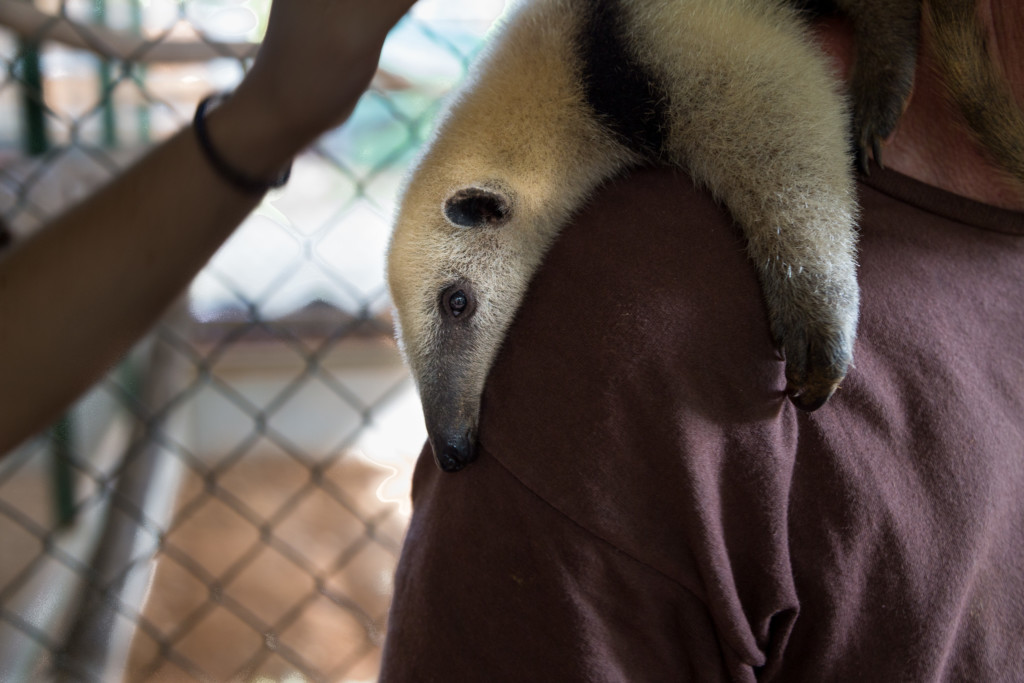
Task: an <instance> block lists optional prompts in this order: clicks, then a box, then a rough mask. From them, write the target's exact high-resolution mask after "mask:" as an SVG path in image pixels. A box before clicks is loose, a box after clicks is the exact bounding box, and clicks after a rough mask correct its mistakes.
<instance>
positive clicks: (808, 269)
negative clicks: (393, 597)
mask: <svg viewBox="0 0 1024 683" xmlns="http://www.w3.org/2000/svg"><path fill="white" fill-rule="evenodd" d="M585 5H586V2H585V0H532V1H530V2H527V3H524V4H523V5H522V6H520V7H519V8H518V10H517V11H516V12H515V13H514V14H513V15H512V16H511V18H510V19H508V21H507V23H506V25H505V26H504V28H503V29H502V31H501V32H500V34H499V36H498V37H497V38H496V39H495V40H494V41H493V43H492V44H491V47H490V49H489V51H488V52H487V54H486V55H485V56H484V57H483V59H482V60H481V62H480V63H479V64H478V65H477V68H476V69H475V71H474V73H473V75H472V77H471V78H470V80H469V81H468V82H467V83H466V85H465V86H464V87H463V88H462V90H461V91H460V93H458V95H457V96H456V97H455V98H454V100H453V102H452V103H451V105H450V107H449V109H448V110H447V113H446V114H445V115H444V117H443V119H442V121H441V123H440V125H439V127H438V129H437V132H436V134H435V136H434V138H433V140H432V141H431V143H430V145H429V147H428V149H427V151H426V153H425V154H424V155H423V157H422V159H421V160H420V162H419V164H418V166H417V168H416V169H415V171H414V172H413V174H412V176H411V178H410V180H409V183H408V186H407V189H406V191H405V194H404V197H403V200H402V205H401V210H400V213H399V216H398V219H397V224H396V227H395V232H394V235H393V238H392V242H391V247H390V253H389V258H388V278H389V284H390V287H391V293H392V297H393V300H394V303H395V307H396V309H397V313H398V322H399V337H400V343H401V345H402V348H403V350H404V353H405V355H406V358H407V360H408V362H409V364H410V366H411V368H412V371H413V374H414V376H415V377H416V381H417V383H418V386H419V388H420V391H421V395H422V396H423V397H424V411H425V413H426V415H427V422H428V427H431V429H434V428H438V429H442V430H452V429H454V430H463V429H464V430H467V433H469V434H473V433H475V427H476V419H477V412H478V410H479V399H480V394H481V392H482V389H483V384H484V381H485V379H486V376H487V373H488V371H489V370H490V367H491V363H492V362H493V360H494V356H495V354H496V353H497V350H498V348H499V347H500V345H501V343H502V340H503V338H504V336H505V333H506V330H507V328H508V325H509V323H510V322H511V320H512V318H513V316H514V314H515V312H516V309H517V308H518V306H519V303H520V301H521V299H522V297H523V294H524V292H525V290H526V287H527V285H528V284H529V282H530V279H531V277H532V275H533V273H534V271H535V270H536V268H537V266H538V264H539V263H540V261H541V259H542V258H543V256H544V254H545V253H546V251H547V250H548V248H549V247H550V245H551V243H552V241H553V240H554V238H555V237H556V235H557V234H558V232H559V230H560V229H561V228H562V227H563V225H564V224H565V223H566V221H567V220H568V218H569V217H570V215H571V214H572V213H573V212H575V211H576V210H577V209H578V208H579V207H580V206H581V205H582V204H583V203H584V202H586V201H587V199H588V197H589V196H590V195H591V193H592V192H593V191H594V189H595V188H596V187H597V186H598V185H600V184H601V183H602V182H604V181H606V180H607V179H609V178H610V177H612V176H614V175H616V174H618V173H621V172H622V171H623V170H624V169H626V168H628V167H629V166H631V165H635V164H637V163H639V162H640V161H642V158H641V157H640V155H639V154H637V153H636V152H634V151H631V150H630V149H628V148H626V147H625V146H624V145H623V144H622V142H620V140H619V139H618V138H616V137H614V136H613V135H612V134H611V133H609V132H608V131H607V130H606V129H605V128H603V127H602V126H601V125H599V124H598V122H597V121H596V120H595V119H594V115H593V113H592V112H591V110H590V109H589V107H588V105H587V103H586V100H585V97H584V90H583V85H582V83H581V76H580V69H581V65H580V64H579V63H578V57H577V55H576V54H575V52H574V50H573V46H572V38H571V37H572V36H573V35H574V33H575V31H576V28H577V26H578V23H577V22H580V21H581V11H580V10H581V8H582V7H584V6H585ZM621 6H622V8H623V9H624V10H625V15H624V16H625V17H626V19H627V22H628V26H629V34H630V35H631V36H632V40H633V45H632V48H633V51H634V53H635V55H636V56H637V57H638V58H639V60H640V61H641V62H643V63H644V64H645V65H646V66H647V68H648V69H649V70H650V72H651V73H653V74H654V75H655V76H656V77H657V78H658V79H659V80H660V81H661V83H662V84H663V86H664V88H665V89H666V90H667V91H668V92H669V94H670V99H671V101H672V103H673V104H672V106H671V109H670V112H669V122H670V130H669V136H668V140H669V144H668V147H669V149H668V158H667V159H664V161H668V162H670V163H675V164H678V165H680V166H682V167H684V168H686V169H687V170H688V171H689V172H690V173H691V174H692V176H693V177H694V178H695V179H696V180H697V181H698V182H701V183H704V184H706V185H707V187H708V188H710V190H711V191H712V192H713V193H714V194H715V196H716V197H718V198H719V199H720V200H721V201H723V203H724V204H725V205H726V206H727V207H728V209H729V211H731V212H732V215H733V216H734V217H735V219H736V220H737V222H738V223H739V224H740V226H741V227H742V228H743V231H744V233H745V235H746V237H747V239H748V243H749V253H750V256H751V258H752V259H753V261H754V263H755V264H756V266H757V268H758V271H759V274H760V276H761V281H762V285H763V287H764V290H765V296H766V299H767V301H768V305H769V309H770V312H771V314H772V324H773V332H774V333H775V335H776V338H777V339H778V340H779V343H780V345H782V346H783V347H784V348H785V350H786V353H787V356H790V355H792V354H794V353H806V352H807V349H806V340H808V339H814V340H817V342H818V343H820V344H824V345H832V347H830V349H829V350H830V352H837V349H838V352H843V353H846V354H847V355H848V354H849V349H850V348H851V346H852V342H853V336H854V333H855V326H856V312H857V287H856V282H855V263H854V236H855V235H854V232H855V231H854V221H855V204H854V199H853V191H852V186H853V183H852V175H851V170H850V164H849V161H848V154H847V149H846V141H847V139H848V137H847V133H846V119H845V116H846V111H845V105H844V103H843V100H842V98H841V97H840V96H839V95H838V93H837V87H836V83H835V81H834V79H833V78H832V76H831V75H830V74H829V73H828V69H827V67H826V65H825V61H824V59H823V58H822V56H821V55H820V53H819V52H818V51H817V50H816V48H814V47H813V46H812V45H811V44H810V43H809V41H808V40H807V38H806V37H805V35H804V30H803V27H802V25H801V23H800V21H799V20H798V19H797V18H796V17H795V16H794V15H793V14H792V13H791V12H789V11H787V10H785V9H783V8H782V7H780V6H779V5H778V3H776V2H773V1H771V0H630V1H623V2H621ZM466 187H483V188H492V189H495V190H497V191H499V192H500V193H502V194H503V195H505V196H507V198H508V200H509V204H510V207H511V213H510V217H509V219H508V221H507V222H506V223H505V224H503V225H500V226H484V227H479V228H466V227H458V226H455V225H453V224H452V223H450V222H449V221H448V220H447V219H446V217H445V214H444V211H443V207H444V204H445V202H446V200H447V198H448V197H450V196H451V195H452V194H453V193H454V192H456V191H457V190H459V189H462V188H466ZM454 281H465V282H468V283H471V286H472V290H473V295H474V297H475V302H476V311H475V314H473V315H472V317H471V318H470V319H468V320H465V321H464V322H459V323H458V324H459V325H463V326H464V329H465V331H466V332H468V334H467V335H464V336H463V337H460V338H461V339H463V341H462V342H460V344H459V345H458V346H459V348H450V346H451V344H450V343H448V342H447V341H446V340H449V339H450V338H451V335H450V334H447V333H446V332H445V329H446V327H445V326H446V325H450V324H451V322H450V321H447V322H446V321H445V320H444V319H443V316H444V312H443V311H442V310H441V307H440V306H439V296H440V292H441V291H442V290H443V289H444V288H445V287H446V286H447V285H448V284H449V283H451V282H454ZM787 335H789V336H788V337H787ZM792 339H796V340H800V339H803V340H805V341H804V346H805V348H802V349H798V350H796V347H797V346H799V344H800V342H799V341H796V342H791V341H790V340H792ZM453 355H457V358H452V356H453ZM456 363H457V365H456ZM453 367H458V368H459V369H460V371H459V372H458V373H452V372H447V371H446V370H450V369H451V368H453ZM456 375H457V376H456ZM439 401H442V402H445V403H448V405H445V406H441V405H435V403H437V402H439ZM433 436H434V435H433V434H432V437H433ZM434 446H435V452H436V449H437V447H438V444H437V443H435V444H434Z"/></svg>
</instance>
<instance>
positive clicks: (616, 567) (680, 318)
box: [381, 169, 1024, 683]
mask: <svg viewBox="0 0 1024 683" xmlns="http://www.w3.org/2000/svg"><path fill="white" fill-rule="evenodd" d="M860 196H861V203H862V208H863V219H862V236H861V242H860V263H861V265H860V283H861V287H862V290H863V293H862V313H861V321H860V333H859V337H858V340H857V345H856V349H855V357H854V363H855V367H854V368H853V370H852V371H851V372H850V375H849V377H848V378H847V379H846V381H845V382H844V384H843V386H842V388H841V389H840V390H839V392H838V393H837V394H836V395H835V396H834V397H833V398H832V400H831V401H830V402H829V403H828V404H827V405H826V406H825V407H824V408H822V409H821V410H819V411H817V412H815V413H813V414H804V413H801V412H799V411H797V410H796V409H795V408H794V407H793V406H792V405H791V404H790V403H789V401H788V400H786V398H785V397H784V395H783V388H784V386H785V379H784V376H783V361H782V360H781V358H780V356H779V354H778V353H777V352H776V350H775V349H774V347H773V345H772V341H771V338H770V336H769V332H768V324H767V320H766V316H765V308H764V304H763V303H762V300H761V296H760V292H759V290H758V284H757V281H756V279H755V275H754V271H753V268H752V266H751V264H750V262H749V261H748V260H747V258H746V256H745V253H744V245H743V240H742V237H741V235H740V233H739V231H738V229H737V228H736V227H735V226H733V225H732V223H731V221H730V219H729V217H728V216H727V214H725V213H724V212H723V210H722V209H721V208H719V207H718V206H717V205H716V204H715V203H714V202H713V201H712V200H711V199H710V198H709V196H708V195H707V194H706V193H705V192H703V191H701V190H698V189H695V188H694V186H693V185H692V183H691V181H690V180H689V178H688V177H686V176H685V175H683V174H681V173H678V172H675V171H672V170H668V169H647V170H641V171H638V172H635V173H633V174H632V175H630V176H629V177H628V178H625V179H622V180H620V181H617V182H615V183H612V184H611V185H610V186H608V187H607V188H605V189H604V190H602V191H601V192H600V194H599V196H598V197H596V198H595V199H594V200H593V201H592V202H591V204H590V205H589V207H588V208H587V209H586V210H585V211H584V212H583V213H582V214H581V215H580V216H579V217H578V218H577V219H576V220H575V221H574V222H573V223H572V224H571V225H570V226H569V227H567V229H566V230H565V232H564V233H563V235H562V236H561V237H560V238H559V240H558V242H557V243H556V245H555V246H554V248H553V249H552V251H551V253H550V255H549V257H548V258H547V260H546V262H545V264H544V266H543V267H542V268H541V270H540V271H539V272H538V274H537V277H536V279H535V281H534V283H533V284H532V285H531V288H530V291H529V293H528V295H527V297H526V299H525V301H524V303H523V306H522V309H521V311H520V313H519V315H518V317H517V319H516V322H515V324H514V325H513V326H512V329H511V331H510V332H509V335H508V338H507V340H506V344H505V346H504V348H503V350H502V351H501V353H500V356H499V358H498V360H497V362H496V364H495V366H494V369H493V371H492V373H491V376H490V378H489V381H488V386H487V390H486V392H485V395H484V399H483V409H482V422H481V428H480V447H481V454H480V458H479V460H478V461H477V462H476V463H474V464H473V465H471V466H470V467H468V468H467V469H465V470H463V471H462V472H459V473H457V474H443V473H441V472H439V471H438V470H437V468H436V467H435V466H434V464H433V462H432V461H431V459H430V456H429V451H428V452H426V454H425V456H424V457H422V458H421V459H420V463H419V466H418V468H417V472H416V476H415V483H414V492H413V500H414V514H413V519H412V524H411V527H410V529H409V534H408V537H407V539H406V545H405V549H404V551H403V555H402V559H401V563H400V566H399V569H398V573H397V576H396V581H395V598H394V604H393V607H392V612H391V620H390V624H389V630H388V638H387V642H386V645H385V662H384V671H383V676H382V679H381V680H382V681H416V682H420V681H442V682H444V683H455V682H459V681H474V682H475V681H559V682H561V681H628V682H630V683H634V682H638V681H652V682H661V681H689V680H698V681H716V680H737V681H753V680H755V679H760V680H774V681H885V682H888V681H932V680H952V681H1019V680H1024V214H1017V213H1013V212H1008V211H1002V210H998V209H994V208H992V207H989V206H985V205H982V204H978V203H975V202H971V201H969V200H966V199H963V198H961V197H957V196H954V195H951V194H948V193H945V192H942V191H939V190H936V189H935V188H931V187H928V186H926V185H922V184H920V183H918V182H916V181H913V180H911V179H909V178H906V177H904V176H900V175H898V174H895V173H891V172H881V171H875V172H873V175H872V176H871V178H870V179H869V180H867V181H865V182H862V183H861V185H860Z"/></svg>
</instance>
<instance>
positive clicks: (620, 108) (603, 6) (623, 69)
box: [579, 0, 669, 157]
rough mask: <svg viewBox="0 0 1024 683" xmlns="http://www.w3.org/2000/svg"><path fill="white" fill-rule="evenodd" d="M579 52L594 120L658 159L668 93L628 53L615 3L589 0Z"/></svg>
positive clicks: (663, 132) (665, 118) (618, 11)
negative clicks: (594, 114)
mask: <svg viewBox="0 0 1024 683" xmlns="http://www.w3.org/2000/svg"><path fill="white" fill-rule="evenodd" d="M579 49H580V57H581V59H582V62H583V74H582V76H583V84H584V88H585V91H586V98H587V102H588V104H590V106H591V107H592V108H593V110H594V112H595V113H596V114H597V116H598V118H599V119H600V120H601V121H602V122H603V123H604V125H605V126H607V127H608V128H609V129H610V130H611V131H613V132H614V133H615V134H617V135H618V136H620V137H622V138H623V140H624V142H625V143H626V144H627V145H629V146H630V147H632V148H634V149H637V150H639V151H643V152H645V153H646V154H648V155H649V156H652V157H656V156H658V155H659V154H660V153H661V150H662V148H663V147H664V144H665V137H666V131H667V126H668V124H667V121H668V104H669V102H668V93H667V92H666V91H665V90H664V89H663V88H662V87H661V86H660V84H659V83H657V81H656V80H655V78H654V76H653V74H651V73H650V72H649V71H648V70H647V68H646V67H645V66H644V65H643V64H641V63H640V62H639V60H637V58H636V57H635V56H634V55H633V53H632V51H631V50H630V49H629V46H628V44H627V39H626V34H625V21H624V19H623V17H622V11H621V9H620V8H619V3H618V2H617V0H594V2H593V4H592V6H591V8H590V13H589V16H588V17H587V20H586V21H585V22H583V25H582V28H581V33H580V37H579Z"/></svg>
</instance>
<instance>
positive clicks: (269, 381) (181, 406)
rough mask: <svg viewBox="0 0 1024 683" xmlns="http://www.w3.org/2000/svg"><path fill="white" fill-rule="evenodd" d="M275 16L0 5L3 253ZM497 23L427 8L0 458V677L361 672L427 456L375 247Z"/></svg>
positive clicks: (471, 8) (356, 675)
mask: <svg viewBox="0 0 1024 683" xmlns="http://www.w3.org/2000/svg"><path fill="white" fill-rule="evenodd" d="M269 6H270V2H269V0H185V1H180V0H64V1H62V0H35V2H32V1H31V0H0V66H2V67H3V73H2V74H0V219H2V221H3V223H4V224H6V226H5V229H6V230H7V233H8V234H7V237H9V238H10V239H12V240H13V241H14V242H15V243H16V242H17V241H18V240H21V239H24V238H25V237H26V236H27V235H29V234H31V233H32V231H33V230H35V229H36V228H37V227H38V226H39V225H41V224H43V223H44V222H45V221H46V220H47V219H49V218H50V217H52V216H54V215H55V214H56V213H58V212H60V211H61V210H62V209H63V208H64V207H65V206H67V205H68V204H69V203H72V202H74V201H76V200H77V199H79V198H80V197H82V196H83V195H85V194H87V193H88V192H89V191H90V190H92V189H93V188H95V187H97V186H98V185H99V184H102V183H103V182H104V181H106V180H107V179H109V178H110V177H111V176H112V175H113V174H116V173H117V172H118V170H119V169H121V168H123V167H125V165H127V164H130V163H131V161H132V160H133V159H135V158H137V157H138V156H139V155H140V154H141V153H143V152H144V151H145V150H146V149H147V147H149V146H150V145H152V144H154V143H157V142H159V141H161V140H163V139H165V138H166V137H168V136H169V135H170V134H171V133H173V132H174V131H176V130H178V129H179V128H181V127H182V126H184V125H187V124H188V122H189V121H190V120H191V117H192V114H193V112H194V109H195V106H196V104H197V102H198V101H199V99H201V98H202V97H203V96H205V95H207V94H209V93H211V92H214V91H222V90H230V89H231V88H232V87H233V86H234V85H235V84H236V83H237V82H238V81H239V79H240V78H241V77H242V75H243V74H244V72H245V69H246V68H247V67H248V65H249V64H250V62H251V58H252V56H253V55H254V54H255V49H256V44H257V43H258V41H259V39H260V36H261V35H262V32H263V30H264V27H265V24H266V18H267V13H268V10H269ZM504 9H505V2H504V1H503V0H420V2H419V3H418V4H417V5H416V6H415V7H414V8H413V10H412V12H411V13H410V14H409V15H408V16H407V17H406V18H405V19H403V20H402V22H401V23H400V24H399V25H398V26H397V27H396V28H395V30H394V31H393V32H392V35H391V36H390V37H389V39H388V42H387V43H386V44H385V47H384V52H383V57H382V60H381V69H380V71H379V72H378V75H377V77H376V78H375V79H374V84H373V87H372V88H371V90H370V91H369V92H368V93H367V94H366V95H365V96H364V97H363V98H362V100H361V101H360V104H359V106H358V107H357V108H356V110H355V113H354V114H353V116H352V118H351V119H350V120H349V121H348V122H347V123H346V124H345V125H344V126H343V127H342V128H340V129H338V130H336V131H334V132H332V133H330V134H328V135H326V136H325V137H324V138H323V139H321V140H320V141H319V142H318V143H317V144H316V145H315V146H313V147H312V148H311V149H310V150H308V152H307V153H305V154H303V155H302V156H300V157H299V158H298V159H296V160H295V163H294V167H293V173H292V177H291V180H290V181H289V183H288V185H287V186H286V187H285V188H283V189H281V190H278V191H275V192H272V193H271V194H270V195H268V196H267V198H266V199H265V200H264V202H263V203H262V205H261V206H260V208H259V209H258V210H257V211H256V212H255V213H254V214H253V215H252V216H251V217H250V218H249V219H248V220H247V221H246V222H245V224H244V225H243V226H242V227H241V228H240V229H239V230H238V232H237V233H236V234H235V235H234V236H233V237H232V238H231V240H230V241H229V242H228V243H227V244H226V245H225V246H224V247H223V248H222V249H221V250H220V252H219V253H218V254H217V255H216V256H215V257H214V258H213V260H212V261H211V262H210V264H209V265H208V266H207V268H206V269H205V270H204V271H203V272H202V273H201V274H200V276H199V277H198V278H197V279H196V280H195V281H194V282H193V283H192V285H191V287H190V288H189V290H188V292H187V294H186V295H184V296H183V297H182V299H181V300H180V301H179V302H178V304H176V305H175V306H174V307H173V309H172V310H171V311H170V312H169V313H168V314H167V316H166V317H165V319H164V320H163V321H162V322H161V323H160V324H159V325H158V326H157V327H156V329H154V330H153V332H152V333H151V334H150V335H149V336H148V337H147V338H146V339H145V340H144V341H143V342H141V343H140V344H139V345H138V346H137V347H136V348H135V349H134V350H133V351H132V352H131V353H130V354H128V355H127V357H126V358H124V360H123V361H122V362H121V364H120V365H119V366H118V367H117V368H115V369H113V370H112V372H111V373H110V375H109V376H108V377H107V378H105V379H104V380H103V381H102V382H100V383H99V384H98V385H97V386H96V387H94V388H93V390H92V391H91V392H90V393H89V394H88V395H87V396H86V397H85V398H84V399H83V400H82V401H80V402H79V403H78V404H77V405H76V406H75V407H74V408H73V409H71V410H69V411H68V413H67V414H66V415H65V416H64V417H63V418H62V419H61V420H60V421H59V422H58V423H57V424H55V425H54V426H53V427H52V428H51V429H49V430H47V431H46V432H45V433H43V434H40V435H38V436H37V437H35V438H33V439H31V440H29V441H28V442H26V443H24V444H23V445H21V446H20V447H19V448H17V449H16V450H15V451H13V452H11V453H8V454H6V455H4V456H3V457H2V458H0V681H39V680H75V681H79V680H82V681H102V682H104V683H105V682H107V681H120V680H124V681H292V682H297V681H372V680H375V679H376V677H377V671H378V664H379V657H380V646H381V643H382V638H383V633H384V630H385V626H386V617H387V609H388V606H389V603H390V595H391V577H392V573H393V571H394V566H395V563H396V561H397V557H398V553H399V549H400V547H401V541H402V537H403V534H404V531H405V526H406V523H407V520H408V515H409V513H410V507H409V481H410V477H411V468H412V465H413V463H414V461H415V458H416V456H417V455H418V454H419V450H420V448H421V446H422V443H423V440H424V437H425V430H424V428H423V422H422V416H421V414H420V409H419V405H418V402H417V398H416V395H415V391H414V387H413V385H412V382H411V380H410V379H409V377H408V375H407V373H406V371H405V369H404V367H403V366H402V363H401V359H400V358H399V355H398V352H397V349H396V347H395V343H394V341H393V338H392V321H391V317H390V303H389V300H388V295H387V290H386V287H385V283H384V251H385V248H386V245H387V240H388V235H389V232H390V223H391V219H392V216H393V214H394V211H395V202H396V199H397V194H398V191H399V188H400V186H401V182H402V179H403V177H404V174H405V173H406V169H407V167H408V165H409V164H410V162H411V161H413V160H414V159H415V156H416V154H417V151H418V149H419V148H420V146H421V145H422V144H423V142H424V140H425V139H426V137H427V136H428V135H429V131H430V130H431V127H432V124H433V121H434V119H435V116H436V114H437V112H438V110H439V106H440V104H439V101H440V100H441V99H442V98H443V97H444V96H445V94H446V93H447V92H448V91H449V90H450V89H451V88H452V87H453V85H455V84H456V83H457V82H458V81H459V80H460V79H461V78H462V77H463V75H464V73H465V71H466V68H467V65H468V64H469V62H470V61H471V60H472V58H473V56H474V54H475V53H476V52H477V51H478V50H479V49H480V46H481V44H482V43H483V42H484V41H486V39H487V35H488V31H489V30H491V27H492V25H493V23H494V21H495V19H496V18H498V17H499V15H500V14H501V13H502V12H503V11H504ZM323 86H324V87H325V88H329V87H331V74H330V72H329V68H328V66H327V65H325V70H324V83H323ZM4 239H5V238H4V237H3V236H0V244H2V243H3V241H4ZM66 286H68V287H73V286H74V283H73V282H68V283H66ZM126 286H130V283H126ZM39 314H40V315H47V312H46V311H40V312H39ZM3 324H4V322H3V321H2V320H0V325H3ZM0 409H2V407H0Z"/></svg>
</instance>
